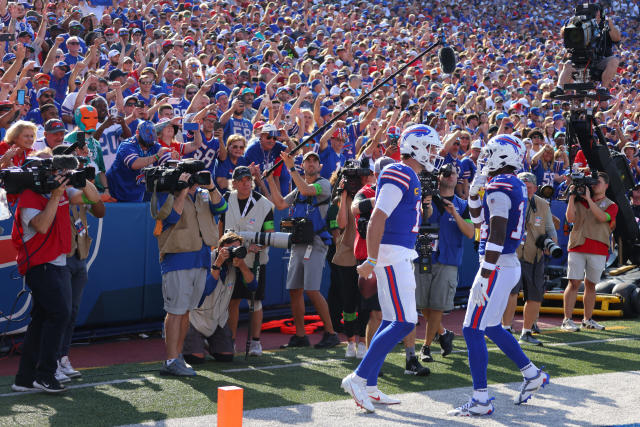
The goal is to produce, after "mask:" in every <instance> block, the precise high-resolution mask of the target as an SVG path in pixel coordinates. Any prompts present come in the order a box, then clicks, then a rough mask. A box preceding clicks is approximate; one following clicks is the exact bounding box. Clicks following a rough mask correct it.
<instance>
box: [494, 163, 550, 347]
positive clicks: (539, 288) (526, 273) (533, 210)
mask: <svg viewBox="0 0 640 427" xmlns="http://www.w3.org/2000/svg"><path fill="white" fill-rule="evenodd" d="M518 178H520V180H521V181H522V182H524V183H525V185H526V186H527V197H528V198H529V203H527V212H526V213H525V231H526V232H525V238H524V241H523V243H522V245H520V246H519V247H518V249H517V250H516V253H517V254H518V258H519V259H520V269H521V271H522V273H521V275H520V280H519V281H518V283H517V284H516V285H515V286H514V287H513V289H512V290H511V294H510V295H509V300H508V302H507V308H506V309H505V311H504V314H503V315H502V326H503V327H504V328H505V329H507V330H509V331H511V323H512V322H513V316H514V314H515V312H516V305H517V302H518V293H519V292H520V290H524V299H525V303H524V312H523V323H522V333H521V334H520V344H533V345H542V341H540V340H537V339H536V338H534V337H533V335H532V329H533V324H534V323H535V321H536V319H537V318H538V314H539V313H540V305H541V303H542V300H543V298H544V267H545V258H544V255H545V254H544V252H543V249H542V248H541V247H540V246H538V244H537V242H538V239H539V238H540V237H541V236H547V237H549V238H551V239H552V240H553V241H554V242H555V243H556V244H557V243H558V235H557V233H556V229H555V226H554V224H553V216H552V215H551V208H550V207H549V203H548V202H547V201H546V200H544V199H543V198H542V197H540V196H538V195H537V194H535V193H536V191H537V190H538V186H537V179H536V176H535V175H534V174H532V173H530V172H522V173H520V174H518Z"/></svg>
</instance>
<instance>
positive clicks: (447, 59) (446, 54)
mask: <svg viewBox="0 0 640 427" xmlns="http://www.w3.org/2000/svg"><path fill="white" fill-rule="evenodd" d="M440 42H441V43H442V47H441V48H440V50H439V51H438V60H439V61H440V68H442V72H443V73H445V74H451V73H453V72H454V71H455V69H456V53H455V52H454V51H453V48H452V47H451V46H449V45H447V42H446V39H445V37H444V32H441V33H440Z"/></svg>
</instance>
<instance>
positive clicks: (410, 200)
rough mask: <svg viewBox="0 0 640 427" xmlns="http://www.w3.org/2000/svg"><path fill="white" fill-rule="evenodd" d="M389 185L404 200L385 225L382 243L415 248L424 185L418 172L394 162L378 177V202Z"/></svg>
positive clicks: (420, 221) (420, 219)
mask: <svg viewBox="0 0 640 427" xmlns="http://www.w3.org/2000/svg"><path fill="white" fill-rule="evenodd" d="M385 184H390V185H394V186H396V187H398V188H399V189H400V190H401V191H402V199H400V203H398V206H396V208H395V209H394V210H393V212H392V213H391V215H389V217H388V218H387V220H386V222H385V228H384V234H383V235H382V242H381V243H383V244H387V245H398V246H404V247H405V248H409V249H414V248H415V246H416V239H417V237H418V231H419V230H420V224H421V223H422V186H421V185H420V180H419V179H418V176H417V175H416V173H415V172H414V171H413V169H411V168H410V167H409V166H407V165H405V164H403V163H392V164H390V165H389V166H387V167H385V168H384V169H383V170H382V173H380V176H379V177H378V184H377V186H376V188H377V189H378V190H376V200H377V198H378V196H379V195H380V189H381V188H382V186H383V185H385Z"/></svg>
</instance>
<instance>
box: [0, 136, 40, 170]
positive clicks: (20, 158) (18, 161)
mask: <svg viewBox="0 0 640 427" xmlns="http://www.w3.org/2000/svg"><path fill="white" fill-rule="evenodd" d="M11 147H12V146H11V145H9V144H8V143H7V142H6V141H2V142H0V156H3V155H4V153H6V152H7V151H9V148H11ZM31 152H32V150H27V151H23V152H22V153H18V154H17V155H16V156H14V158H13V160H11V164H12V165H13V166H22V165H23V164H24V162H25V161H26V160H27V156H28V155H29V154H31Z"/></svg>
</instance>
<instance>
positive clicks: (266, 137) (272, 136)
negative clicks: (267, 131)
mask: <svg viewBox="0 0 640 427" xmlns="http://www.w3.org/2000/svg"><path fill="white" fill-rule="evenodd" d="M264 139H268V140H275V139H276V136H274V135H265V136H264Z"/></svg>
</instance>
